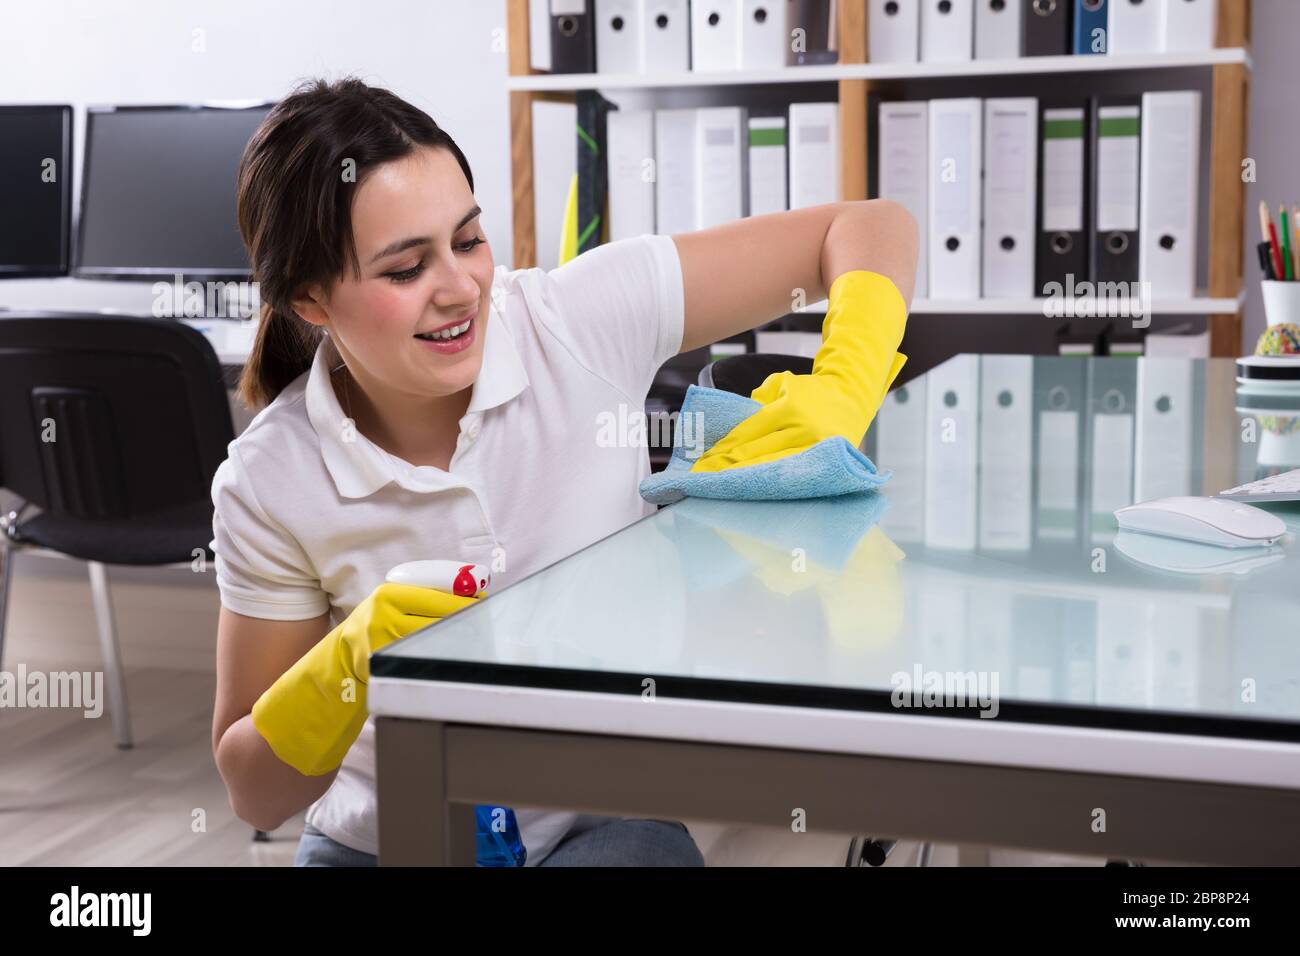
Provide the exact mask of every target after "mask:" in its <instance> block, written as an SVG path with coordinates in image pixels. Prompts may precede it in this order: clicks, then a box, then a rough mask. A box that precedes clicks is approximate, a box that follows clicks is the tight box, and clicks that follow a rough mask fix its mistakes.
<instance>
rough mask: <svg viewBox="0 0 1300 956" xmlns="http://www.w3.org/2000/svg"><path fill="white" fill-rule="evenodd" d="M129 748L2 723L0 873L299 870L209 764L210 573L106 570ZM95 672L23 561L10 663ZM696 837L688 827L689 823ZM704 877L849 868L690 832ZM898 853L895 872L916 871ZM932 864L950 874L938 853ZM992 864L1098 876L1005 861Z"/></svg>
mask: <svg viewBox="0 0 1300 956" xmlns="http://www.w3.org/2000/svg"><path fill="white" fill-rule="evenodd" d="M109 580H110V583H111V585H112V591H113V600H114V605H115V614H116V619H117V623H118V633H119V640H120V643H121V645H122V656H123V658H124V660H125V662H126V667H127V694H128V698H129V703H130V713H131V722H132V726H133V730H134V734H135V747H134V748H133V749H131V750H118V749H117V748H116V747H115V746H114V745H113V737H112V724H111V720H110V717H109V714H108V712H107V704H105V712H104V714H103V715H102V716H101V717H100V718H98V719H86V718H85V717H84V716H83V715H82V712H81V711H80V710H59V709H31V710H23V709H13V708H0V865H8V866H20V865H42V866H51V865H55V866H58V865H68V866H93V865H113V866H140V865H147V866H289V865H292V863H293V856H294V851H295V850H296V848H297V840H298V837H299V835H300V834H301V832H302V818H301V816H299V817H297V818H295V819H293V820H291V821H289V822H288V823H286V824H285V825H284V826H283V827H282V828H281V829H280V830H279V831H277V832H276V833H274V834H272V841H271V842H270V843H255V842H253V840H252V829H251V828H250V827H249V826H248V825H247V824H245V823H243V822H242V821H240V820H238V819H237V818H236V817H235V815H234V813H233V812H232V811H231V809H230V804H229V802H228V800H227V797H226V790H225V786H224V784H223V783H222V780H221V777H220V775H219V774H218V773H217V769H216V766H215V764H214V763H213V759H212V748H211V726H212V701H213V693H214V689H215V675H214V656H215V635H216V624H217V610H218V607H219V601H218V597H217V591H216V587H215V584H214V583H213V580H212V576H211V573H210V572H208V573H205V574H195V573H192V572H190V571H188V570H181V571H175V570H170V571H169V570H154V569H140V568H119V567H114V568H110V569H109ZM20 663H22V664H25V665H26V667H27V669H28V671H29V672H30V671H38V670H39V671H67V670H92V671H94V670H99V669H100V668H101V667H102V661H101V658H100V654H99V646H98V643H97V639H96V631H95V621H94V613H93V610H92V607H91V603H90V588H89V582H88V580H87V577H86V570H85V565H84V564H81V563H80V562H74V561H64V560H60V559H54V558H43V557H35V556H32V555H20V556H19V557H18V558H17V560H16V561H15V563H14V580H13V591H12V595H11V598H10V606H9V621H8V628H7V637H6V644H5V648H4V657H3V660H2V661H0V668H3V669H4V670H7V671H10V672H13V671H16V670H17V668H18V666H19V664H20ZM686 822H687V823H688V824H690V821H686ZM691 831H692V833H693V834H694V835H695V838H696V842H697V843H698V844H699V846H700V849H701V851H702V852H703V853H704V856H705V859H706V860H707V861H708V863H709V864H710V865H715V866H716V865H724V866H725V865H741V866H744V865H758V866H762V865H805V866H809V865H811V866H839V865H843V861H844V856H845V851H846V850H847V848H848V838H847V837H837V836H827V835H822V834H795V833H790V832H787V831H784V830H770V831H768V830H764V831H756V830H755V829H754V828H735V827H728V826H719V825H712V824H710V825H702V824H698V825H691ZM915 854H916V844H914V843H913V844H899V847H898V849H897V850H896V852H895V854H894V855H893V856H891V858H890V860H889V862H888V864H887V865H890V866H907V865H911V864H912V862H913V860H914V858H915ZM932 862H933V864H934V865H938V866H942V865H952V864H953V863H955V862H956V850H955V848H953V847H936V849H935V853H934V857H933V861H932ZM992 862H994V863H1019V864H1035V865H1060V864H1071V863H1093V864H1095V863H1097V862H1100V861H1096V860H1081V859H1077V858H1070V857H1056V856H1045V855H1034V856H1031V855H1029V854H1023V853H1011V852H1009V851H1007V852H1003V853H999V852H998V851H994V853H993V854H992Z"/></svg>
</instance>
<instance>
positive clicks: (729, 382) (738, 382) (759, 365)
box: [699, 352, 933, 866]
mask: <svg viewBox="0 0 1300 956" xmlns="http://www.w3.org/2000/svg"><path fill="white" fill-rule="evenodd" d="M812 364H813V363H812V359H810V358H806V357H804V356H801V355H774V354H770V353H765V352H751V353H748V354H745V355H728V356H727V357H726V358H721V359H718V360H717V361H716V362H711V363H709V364H708V365H706V366H704V368H703V369H701V370H700V380H699V384H701V385H703V386H705V387H707V388H720V389H722V390H723V391H725V392H735V393H736V394H737V395H744V396H745V397H746V398H748V397H749V393H750V392H752V391H753V390H754V389H756V388H758V386H760V385H762V384H763V380H764V379H766V378H767V377H768V376H769V375H771V374H772V373H773V372H794V373H795V374H796V375H807V374H808V373H810V372H811V371H812ZM895 842H896V841H894V840H886V839H877V838H875V837H868V836H863V837H854V838H853V839H852V840H851V841H850V842H849V849H848V852H847V854H846V855H845V859H844V865H845V866H883V865H884V863H885V860H887V859H888V858H889V855H890V854H891V853H892V852H893V851H894V846H895ZM932 855H933V847H932V846H931V845H930V844H929V843H922V844H921V846H920V849H919V851H918V853H917V863H916V865H917V866H929V865H930V859H931V857H932Z"/></svg>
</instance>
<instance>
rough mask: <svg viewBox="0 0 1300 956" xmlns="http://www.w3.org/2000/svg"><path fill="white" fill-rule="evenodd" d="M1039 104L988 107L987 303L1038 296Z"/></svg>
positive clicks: (1030, 100)
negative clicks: (1036, 292) (1036, 248)
mask: <svg viewBox="0 0 1300 956" xmlns="http://www.w3.org/2000/svg"><path fill="white" fill-rule="evenodd" d="M1037 188H1038V100H1036V99H1035V98H1034V97H1032V96H1026V97H1015V98H999V99H988V100H985V101H984V241H983V245H984V249H983V251H984V264H983V280H984V281H983V292H984V297H985V298H988V299H1012V298H1032V297H1033V295H1034V250H1035V245H1034V241H1035V236H1034V213H1035V211H1036V205H1035V202H1034V200H1035V198H1036V195H1035V194H1036V192H1037Z"/></svg>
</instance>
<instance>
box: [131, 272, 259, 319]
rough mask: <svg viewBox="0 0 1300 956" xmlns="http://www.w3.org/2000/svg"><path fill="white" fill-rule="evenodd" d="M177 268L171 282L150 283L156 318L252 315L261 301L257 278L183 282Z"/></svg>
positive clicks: (244, 316)
mask: <svg viewBox="0 0 1300 956" xmlns="http://www.w3.org/2000/svg"><path fill="white" fill-rule="evenodd" d="M184 279H185V277H184V276H182V275H181V274H180V273H179V272H177V273H175V274H174V275H173V276H172V281H171V282H155V283H154V284H153V286H152V287H150V290H149V291H150V292H152V293H153V304H152V305H151V306H150V310H151V312H152V313H153V316H154V318H156V319H168V318H170V319H179V318H187V319H251V318H253V317H254V316H256V315H257V314H258V312H259V311H260V309H261V305H262V295H261V290H260V286H259V284H258V283H256V282H234V281H230V282H218V281H213V282H185V281H184Z"/></svg>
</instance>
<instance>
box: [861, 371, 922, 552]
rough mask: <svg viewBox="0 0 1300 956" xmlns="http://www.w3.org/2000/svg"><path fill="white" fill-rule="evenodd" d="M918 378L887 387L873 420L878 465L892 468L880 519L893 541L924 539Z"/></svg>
mask: <svg viewBox="0 0 1300 956" xmlns="http://www.w3.org/2000/svg"><path fill="white" fill-rule="evenodd" d="M920 385H921V383H920V382H916V383H914V384H912V385H910V386H909V385H900V386H899V387H897V388H895V389H893V390H892V391H890V392H889V393H888V394H887V395H886V396H885V400H884V402H882V403H881V405H880V411H878V412H877V413H876V418H875V421H873V422H872V423H871V428H870V430H869V432H868V440H871V439H872V435H871V433H874V441H875V446H876V447H875V458H874V459H873V460H874V462H875V465H876V467H877V468H882V469H888V470H891V471H893V473H894V474H893V477H892V478H891V479H890V481H889V486H890V487H889V501H890V507H889V509H888V510H887V511H886V512H885V514H884V516H883V517H882V518H881V519H880V527H881V530H882V531H884V532H885V533H886V534H887V535H889V536H890V537H891V538H893V539H894V540H895V541H913V542H917V543H919V542H921V541H923V540H924V539H925V388H924V387H919V386H920Z"/></svg>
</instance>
